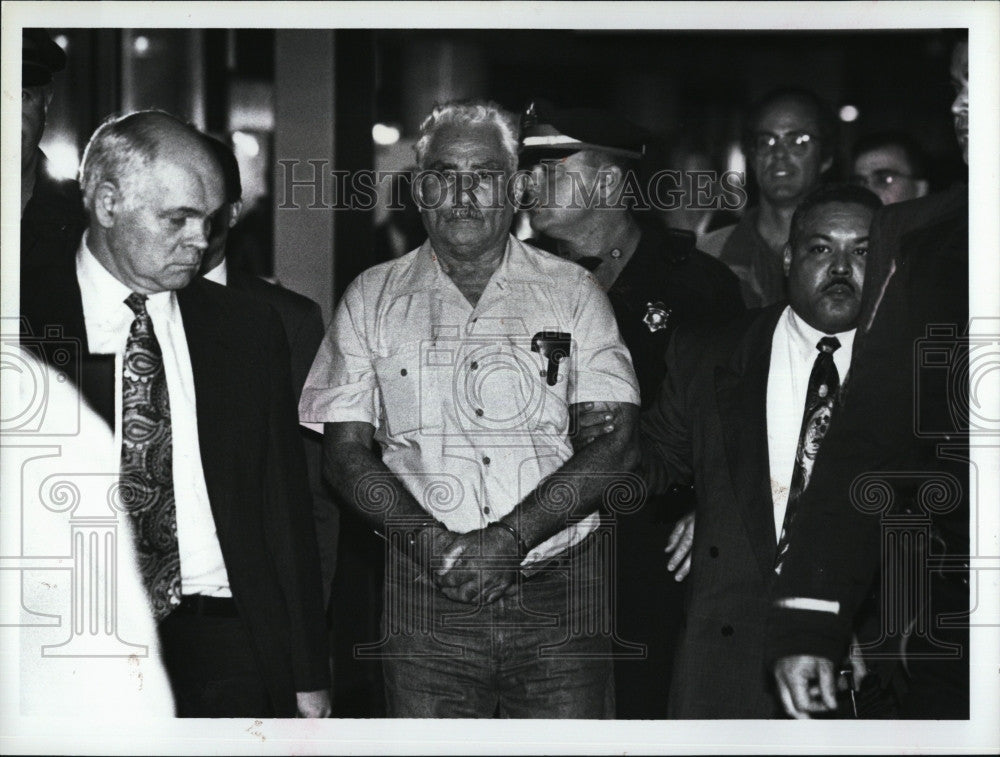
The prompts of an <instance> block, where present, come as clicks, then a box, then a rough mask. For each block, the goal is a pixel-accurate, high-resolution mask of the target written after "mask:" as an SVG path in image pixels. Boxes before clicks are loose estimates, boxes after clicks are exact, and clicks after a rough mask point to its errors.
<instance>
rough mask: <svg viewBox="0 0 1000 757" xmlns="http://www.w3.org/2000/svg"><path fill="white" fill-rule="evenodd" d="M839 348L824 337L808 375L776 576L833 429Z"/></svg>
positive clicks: (779, 540)
mask: <svg viewBox="0 0 1000 757" xmlns="http://www.w3.org/2000/svg"><path fill="white" fill-rule="evenodd" d="M839 347H840V340H839V339H837V337H835V336H825V337H823V338H822V339H820V340H819V343H818V344H817V345H816V349H817V350H819V354H818V355H817V356H816V361H815V362H814V363H813V368H812V373H810V374H809V388H808V389H807V390H806V405H805V412H804V414H803V416H802V428H801V430H800V431H799V445H798V447H797V448H796V450H795V470H794V471H792V484H791V486H790V487H789V489H788V506H787V507H786V508H785V520H784V522H783V523H782V525H781V536H780V537H779V538H778V551H777V554H776V556H775V560H774V572H775V573H781V566H782V563H783V562H784V559H785V553H787V552H788V528H789V526H791V524H792V521H793V520H795V515H796V512H797V509H798V502H799V497H800V496H801V495H802V492H804V491H805V489H806V487H807V486H809V476H810V475H811V474H812V468H813V463H814V462H815V461H816V455H817V453H818V452H819V445H820V443H821V442H822V441H823V437H824V436H826V431H827V429H828V428H829V427H830V416H831V415H832V414H833V406H834V403H835V402H836V399H837V392H838V391H840V374H839V373H837V364H836V363H834V362H833V353H834V352H836V351H837V349H838V348H839Z"/></svg>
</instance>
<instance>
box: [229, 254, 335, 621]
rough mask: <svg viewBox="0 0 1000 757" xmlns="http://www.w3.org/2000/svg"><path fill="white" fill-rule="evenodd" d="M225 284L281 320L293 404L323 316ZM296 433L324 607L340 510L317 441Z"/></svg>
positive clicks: (254, 282) (302, 302)
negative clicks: (301, 448) (303, 461)
mask: <svg viewBox="0 0 1000 757" xmlns="http://www.w3.org/2000/svg"><path fill="white" fill-rule="evenodd" d="M227 283H228V286H229V287H231V288H232V289H236V290H237V291H240V292H245V293H246V294H248V295H250V296H251V297H253V298H254V299H255V300H259V301H261V302H266V303H267V304H268V305H270V306H271V307H272V308H274V310H275V312H277V314H278V316H279V317H280V318H281V323H282V325H283V326H284V327H285V336H287V337H288V345H289V347H290V349H291V358H292V363H291V365H292V392H293V393H294V395H295V399H296V401H298V398H299V396H300V395H301V394H302V387H303V386H304V385H305V383H306V377H307V376H308V375H309V369H310V368H312V363H313V359H315V357H316V352H317V351H318V350H319V345H320V342H322V341H323V335H324V333H325V329H324V328H323V313H322V311H321V310H320V307H319V305H317V304H316V303H315V302H313V301H312V300H310V299H309V298H308V297H304V296H303V295H301V294H298V293H297V292H293V291H291V290H290V289H285V288H284V287H282V286H277V285H275V284H270V283H268V282H266V281H264V280H263V279H260V278H258V277H256V276H250V275H249V274H246V273H243V272H242V271H240V270H238V269H235V268H230V269H229V270H228V272H227ZM299 432H300V435H301V436H302V443H303V446H304V447H305V452H306V467H307V469H308V472H309V486H310V489H312V498H313V515H314V516H315V522H316V536H317V539H318V541H319V562H320V572H321V576H322V584H323V600H324V606H325V605H326V604H327V603H328V602H329V601H330V592H331V590H332V588H333V576H334V573H335V572H336V568H337V540H338V538H339V536H340V510H338V508H337V505H336V504H335V502H334V499H333V492H332V491H331V490H330V487H329V485H328V484H327V483H326V481H325V480H324V479H323V437H322V435H321V434H317V433H315V432H313V431H310V430H308V429H305V428H302V427H301V426H300V427H299Z"/></svg>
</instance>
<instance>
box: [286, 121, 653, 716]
mask: <svg viewBox="0 0 1000 757" xmlns="http://www.w3.org/2000/svg"><path fill="white" fill-rule="evenodd" d="M514 124H515V121H514V119H513V117H512V116H511V114H508V113H506V112H504V111H502V110H500V109H499V108H498V107H497V106H495V105H494V104H492V103H482V102H480V103H452V104H447V105H444V106H440V107H438V108H436V109H435V110H434V112H433V113H432V114H431V115H430V116H429V117H428V118H427V120H426V121H425V122H424V124H423V128H422V135H421V139H420V141H419V142H418V144H417V147H416V149H417V160H418V164H419V166H420V168H421V169H422V171H421V174H419V175H418V177H417V189H418V191H419V194H420V200H421V210H422V213H423V217H424V225H425V227H426V229H427V233H428V236H429V239H428V240H427V242H425V243H424V244H423V245H422V246H421V247H420V248H418V249H416V250H414V251H413V252H411V253H409V254H408V255H406V256H404V257H402V258H400V259H398V260H396V261H393V262H390V263H385V264H382V265H379V266H376V267H374V268H371V269H369V270H367V271H365V272H364V273H363V274H361V276H359V277H358V278H357V279H356V280H355V281H354V282H353V283H352V284H351V286H350V287H349V288H348V290H347V292H346V293H345V295H344V298H343V300H342V301H341V303H340V305H339V307H338V310H337V313H336V316H335V318H334V321H333V324H332V325H331V328H330V331H329V333H328V334H327V336H326V339H325V340H324V342H323V345H322V346H321V348H320V352H319V354H318V356H317V358H316V362H315V363H314V364H313V369H312V371H311V373H310V376H309V378H308V380H307V382H306V387H305V389H304V391H303V394H302V399H301V401H300V405H299V413H300V418H301V420H303V421H310V422H324V423H325V424H326V426H325V437H326V439H325V446H326V471H327V474H328V476H329V477H330V478H331V480H332V481H333V482H334V485H335V486H336V488H337V489H338V491H339V493H340V494H341V496H342V497H343V498H344V499H345V501H347V502H349V503H350V504H351V505H352V506H353V507H354V508H355V509H357V510H358V511H359V512H360V513H361V514H362V515H363V516H364V517H366V518H367V519H368V520H369V522H370V523H371V524H372V525H373V526H374V527H375V528H377V529H379V530H381V531H383V532H384V533H385V534H386V536H387V539H388V540H389V542H390V544H392V545H394V548H390V551H389V554H388V565H387V579H386V594H387V597H386V608H387V610H386V616H385V618H384V626H385V634H386V635H385V638H384V639H383V642H382V643H381V645H379V646H378V652H379V654H380V656H382V657H383V665H384V671H385V679H386V696H387V700H388V702H387V704H388V712H389V714H390V715H391V716H393V717H490V716H493V715H495V714H500V715H503V716H509V717H572V718H597V717H610V716H611V715H613V681H612V667H611V654H610V653H611V646H610V639H611V636H610V635H609V634H607V633H600V632H597V633H585V634H580V633H577V632H576V631H575V629H579V628H581V627H583V628H591V627H593V626H594V625H595V623H594V620H595V618H597V617H598V616H597V613H600V612H602V609H601V607H600V605H599V603H598V602H597V601H590V602H583V603H580V604H575V603H574V604H571V603H570V602H569V601H568V599H567V585H566V581H567V576H568V577H569V580H570V582H571V584H572V585H574V586H577V587H583V589H584V591H585V592H587V593H588V596H592V597H595V598H597V597H600V598H601V599H602V600H603V592H602V591H601V590H600V588H599V587H602V586H603V585H604V581H605V580H606V578H607V576H606V575H604V574H603V573H602V572H601V571H600V569H594V567H593V566H594V564H595V563H596V562H597V559H596V558H597V555H598V552H599V550H600V549H601V547H602V545H601V544H599V543H598V542H599V539H598V538H597V537H596V536H595V535H593V532H594V531H595V530H596V529H597V528H598V515H597V509H598V506H599V505H600V503H601V499H602V496H604V494H605V491H606V489H607V486H608V484H609V481H612V480H614V479H615V472H618V471H627V470H628V468H629V466H630V465H632V464H634V459H635V449H634V446H633V445H634V441H633V436H634V429H635V418H636V414H637V411H638V404H639V396H638V390H637V384H636V378H635V374H634V372H633V370H632V363H631V360H630V358H629V355H628V352H627V350H626V348H625V347H624V345H623V343H622V341H621V338H620V336H619V334H618V329H617V328H616V326H615V320H614V314H613V312H612V310H611V307H610V305H609V303H608V300H607V297H606V296H605V295H604V293H603V292H601V290H600V289H599V288H598V287H597V286H596V284H595V283H594V282H593V280H592V279H591V277H590V276H589V275H588V273H587V271H586V270H584V269H583V268H581V267H579V266H576V265H574V264H572V263H568V262H566V261H563V260H560V259H558V258H556V257H554V256H552V255H548V254H546V253H543V252H541V251H539V250H536V249H534V248H532V247H530V246H528V245H525V244H522V243H520V242H519V241H518V240H517V239H515V238H514V237H513V236H511V235H510V233H509V229H510V223H511V218H512V216H513V213H514V206H513V202H514V200H515V199H516V197H517V196H518V195H519V193H520V191H521V189H522V188H523V187H522V185H521V182H522V181H523V180H524V178H525V177H518V176H516V175H514V170H515V168H516V165H517V133H516V132H517V129H516V126H515V125H514ZM588 401H603V402H608V403H610V408H611V410H610V412H611V413H613V414H614V415H615V416H616V418H617V421H618V422H617V425H618V429H617V431H616V432H615V433H612V434H608V435H606V436H605V437H602V438H601V439H600V440H598V441H595V442H594V443H593V444H591V445H588V447H587V448H586V449H584V450H582V451H581V452H580V453H578V454H575V455H574V454H573V447H572V445H571V444H570V437H569V430H570V418H571V416H572V414H573V412H574V406H575V405H578V404H580V403H584V402H588ZM373 440H375V441H377V442H378V444H379V447H380V448H381V453H382V454H381V459H379V457H378V456H377V455H376V454H375V453H374V452H373V451H372V442H373ZM621 475H624V474H621ZM397 611H402V612H403V617H402V620H401V622H402V623H403V624H404V625H403V626H402V627H400V626H399V625H398V622H397V621H399V620H400V619H399V618H398V617H397V616H396V615H395V613H396V612H397ZM597 625H599V624H597Z"/></svg>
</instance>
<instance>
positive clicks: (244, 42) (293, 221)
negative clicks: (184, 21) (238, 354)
mask: <svg viewBox="0 0 1000 757" xmlns="http://www.w3.org/2000/svg"><path fill="white" fill-rule="evenodd" d="M50 31H51V33H52V34H53V36H54V38H55V39H56V40H57V41H58V42H59V44H61V45H62V46H63V47H64V48H65V49H66V51H67V53H68V55H69V60H70V63H69V66H68V69H67V70H66V71H65V72H64V73H63V74H61V75H58V76H57V77H56V81H55V88H56V91H55V98H54V101H53V105H52V108H51V110H50V114H49V125H48V128H47V131H46V133H45V139H44V141H43V143H42V147H43V149H44V150H45V151H46V152H47V154H48V155H49V156H50V158H51V159H52V161H53V163H54V164H55V166H56V170H57V171H59V172H60V173H62V174H64V175H66V176H71V175H73V174H74V173H75V171H76V168H77V165H78V162H79V158H80V152H81V150H82V149H83V147H84V145H85V143H86V139H87V137H88V136H89V134H90V133H91V131H92V130H93V129H94V128H95V127H96V126H97V125H98V124H99V123H100V122H101V121H102V120H103V119H104V118H105V117H107V116H108V115H110V114H112V113H117V112H121V111H125V110H131V109H135V108H142V107H156V108H162V109H164V110H167V111H170V112H172V113H175V114H177V115H180V116H182V117H184V118H186V119H188V120H190V121H192V122H193V123H194V124H195V125H197V126H198V127H199V128H202V129H204V130H206V131H208V132H210V133H212V134H215V135H216V136H220V137H223V138H225V139H227V140H228V141H229V142H230V144H232V145H233V147H234V149H235V151H236V153H237V156H238V158H239V161H240V165H241V168H242V171H243V186H244V194H245V200H246V208H245V211H244V219H243V220H242V221H241V232H242V233H240V234H237V240H238V241H240V240H242V241H240V244H241V247H240V250H241V253H242V255H243V264H244V265H245V266H246V267H247V268H248V269H250V270H251V271H253V272H255V273H258V274H260V275H264V276H268V277H272V278H277V279H279V280H281V282H282V283H284V284H285V285H287V286H289V287H291V288H293V289H296V290H298V291H301V292H302V293H304V294H307V295H309V296H310V297H312V298H313V299H315V300H317V301H318V302H319V303H320V304H321V306H322V307H323V310H324V314H325V315H326V316H327V318H329V316H330V315H331V314H332V308H333V306H334V303H335V300H336V297H337V295H338V294H339V293H340V292H341V291H343V289H344V287H345V286H346V285H347V284H348V283H349V282H350V280H351V279H352V278H353V277H354V276H355V275H357V273H358V272H360V271H361V270H363V269H364V268H365V267H367V266H369V265H371V264H372V263H374V262H376V260H377V259H382V258H385V257H387V256H391V255H392V254H395V253H396V252H398V250H399V249H401V248H402V246H404V245H406V244H410V243H411V242H412V238H413V237H414V235H419V233H420V232H419V223H418V222H417V221H416V220H415V219H416V217H415V216H414V215H413V214H412V213H411V214H406V213H404V212H398V213H399V214H398V215H395V214H394V216H393V217H392V218H390V214H389V213H388V212H387V211H386V209H385V207H384V206H385V202H384V201H382V202H379V203H378V204H377V205H376V206H375V207H374V208H372V209H370V210H363V211H355V212H343V211H333V210H331V209H330V206H331V205H332V204H334V203H335V202H337V201H340V202H341V204H346V203H345V201H346V200H349V199H350V197H349V195H350V192H348V193H347V194H348V197H344V196H340V197H337V198H334V197H332V196H331V193H332V190H333V189H334V186H333V185H334V182H333V181H332V179H331V178H330V176H329V175H328V174H329V171H330V170H354V169H358V168H374V169H377V170H399V169H404V168H406V167H408V166H409V165H411V163H412V158H413V153H412V145H413V142H414V141H415V140H414V138H415V135H416V133H417V129H418V127H419V124H420V121H421V120H422V118H423V117H424V116H425V115H426V114H427V113H428V112H429V110H430V108H431V107H432V106H433V104H434V103H435V102H442V101H444V100H448V99H452V98H455V97H472V96H485V97H490V98H492V99H494V100H497V101H498V102H499V103H500V104H502V105H504V106H506V107H508V108H511V109H514V110H521V109H522V108H523V107H524V106H525V105H526V104H527V102H528V101H529V100H530V99H531V98H533V97H536V96H542V97H546V98H548V99H550V100H553V101H554V102H556V103H558V104H562V105H588V106H597V107H606V108H611V109H614V110H616V111H617V112H619V113H621V114H622V115H623V116H625V117H627V118H629V119H631V120H633V121H635V122H636V123H639V124H640V125H642V126H644V127H646V128H648V129H650V130H651V131H653V132H655V133H656V134H657V135H659V136H660V137H661V139H660V140H659V141H660V143H661V144H660V145H659V147H661V148H662V152H663V154H667V153H668V152H669V148H670V147H671V146H675V145H677V144H679V143H681V142H685V141H686V142H689V143H692V144H694V146H695V147H697V149H698V150H700V151H701V152H703V153H705V154H706V155H707V156H708V158H709V159H710V161H711V162H712V164H713V165H714V166H715V167H716V168H718V169H720V170H721V169H737V170H739V169H742V167H743V157H742V154H741V153H740V151H739V141H738V140H739V133H740V125H741V118H742V115H743V113H744V112H745V109H746V108H747V106H748V105H749V104H750V103H751V102H753V100H754V99H756V98H757V97H759V96H760V95H761V94H763V93H764V92H765V91H767V90H769V89H771V88H773V87H775V86H779V85H800V86H805V87H810V88H812V89H814V90H816V91H817V92H818V93H819V94H821V95H822V96H823V97H825V98H826V99H827V100H828V101H829V102H830V104H831V105H832V106H833V107H834V109H835V110H836V111H837V112H839V113H840V114H841V117H842V123H841V126H842V140H841V146H840V158H841V160H840V161H839V165H840V166H843V165H844V163H845V158H846V155H847V154H848V152H849V150H850V146H851V144H852V143H853V141H854V140H855V139H856V138H857V136H858V135H860V134H864V133H867V132H871V131H877V130H883V129H888V128H902V129H905V130H908V131H910V132H911V134H912V135H913V136H914V137H915V138H916V139H918V140H919V141H920V142H921V143H922V144H923V145H924V146H925V148H926V149H927V150H928V151H929V153H930V155H931V157H932V169H933V170H932V174H933V175H932V178H933V181H934V183H935V184H937V185H938V186H942V185H947V184H948V183H950V182H951V181H953V180H954V179H955V178H957V177H958V176H959V174H960V172H961V169H962V163H961V160H960V156H959V155H958V151H957V148H956V145H955V140H954V137H953V135H952V127H951V121H950V116H949V112H948V104H949V102H950V98H951V92H950V85H949V82H948V75H947V69H948V66H947V56H948V50H947V43H946V41H945V38H944V35H943V34H942V33H941V32H939V31H936V30H926V31H925V30H921V31H878V32H859V31H850V32H823V33H812V32H809V33H801V32H794V33H792V32H788V33H780V32H767V33H760V32H746V33H744V32H704V31H699V32H653V31H648V32H646V31H643V32H630V33H621V32H602V31H568V30H553V31H535V30H497V31H493V30H446V31H439V30H417V31H413V30H364V29H360V30H269V29H51V30H50ZM278 161H285V163H284V164H282V163H279V162H278ZM307 161H316V163H315V165H317V166H320V167H321V168H322V169H324V170H320V171H319V173H322V174H325V175H323V176H320V179H321V180H322V181H323V191H324V197H323V198H322V200H321V201H320V202H313V203H311V202H308V201H307V199H308V198H306V195H309V194H310V192H312V189H311V188H310V187H306V188H305V189H303V188H301V187H300V188H298V189H294V196H293V197H292V198H286V197H285V196H284V195H285V193H286V190H287V189H288V186H289V185H288V181H289V177H288V176H287V175H286V170H287V168H288V167H289V166H291V168H292V170H293V174H292V176H291V178H292V179H293V180H294V181H296V182H301V181H308V180H311V179H314V178H316V177H315V176H313V175H312V173H311V172H312V171H313V169H312V167H311V166H310V165H309V164H308V163H307ZM664 167H671V166H664ZM386 188H387V185H383V186H382V187H381V189H382V191H383V193H384V191H385V190H386ZM341 194H343V193H341ZM288 199H291V200H292V202H288V201H286V202H284V203H283V200H288ZM279 204H284V207H280V208H278V209H275V207H276V206H277V205H279ZM289 205H295V207H289ZM309 205H313V207H309ZM389 221H393V223H391V224H390V223H389ZM417 241H419V240H417Z"/></svg>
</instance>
